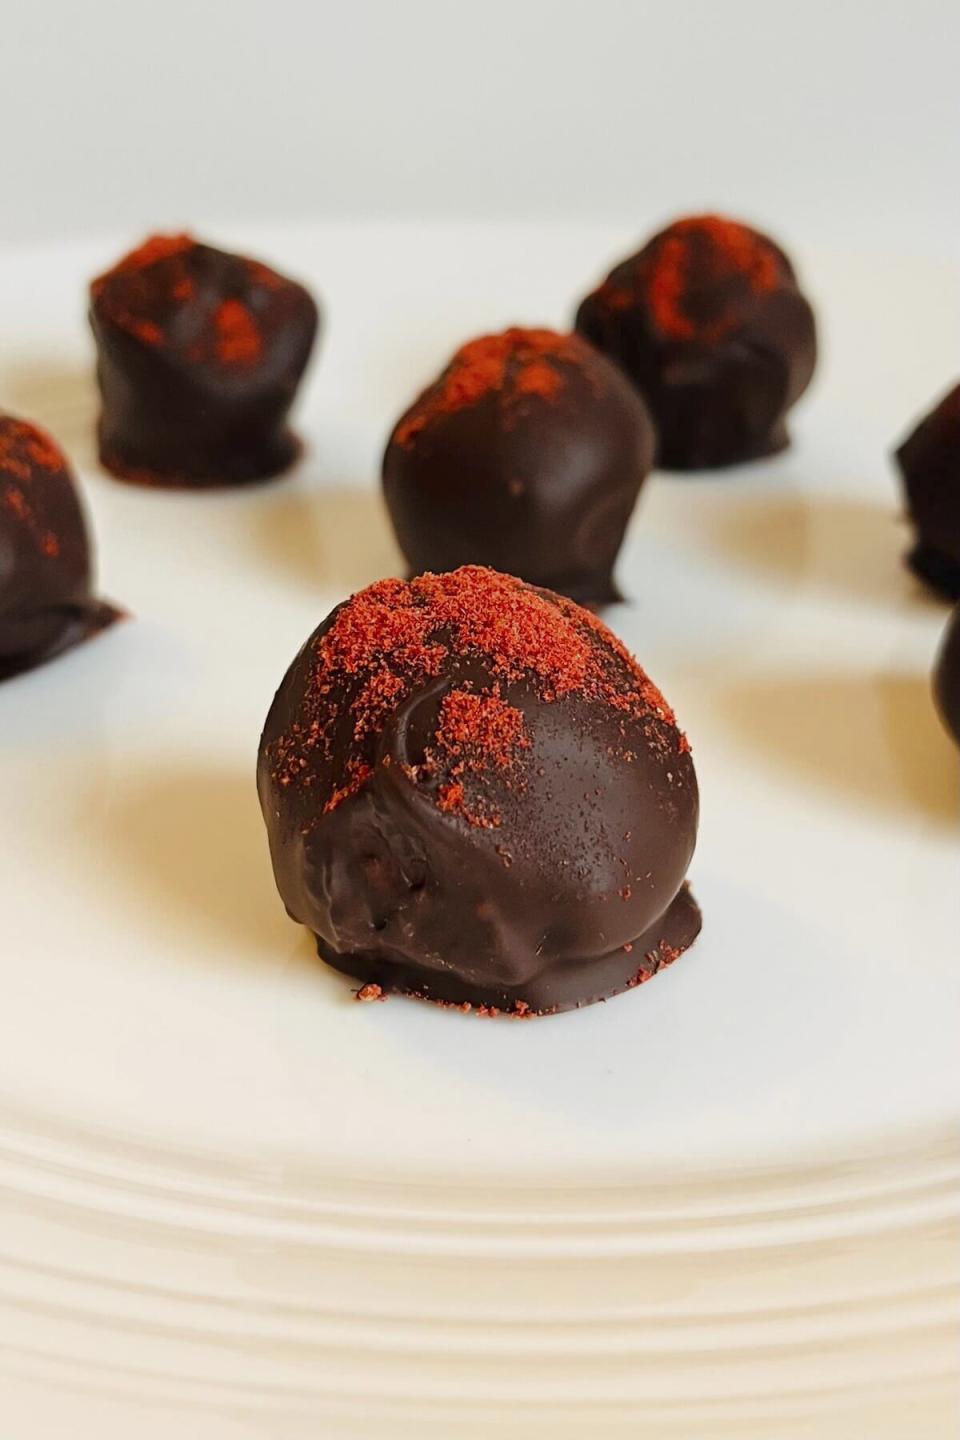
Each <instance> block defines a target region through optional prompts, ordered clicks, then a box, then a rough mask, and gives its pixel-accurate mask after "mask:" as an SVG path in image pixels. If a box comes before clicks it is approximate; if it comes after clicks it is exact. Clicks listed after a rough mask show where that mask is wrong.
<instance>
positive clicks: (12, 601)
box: [0, 414, 118, 680]
mask: <svg viewBox="0 0 960 1440" xmlns="http://www.w3.org/2000/svg"><path fill="white" fill-rule="evenodd" d="M91 584H92V562H91V553H90V541H89V539H88V536H87V527H86V525H85V523H84V518H83V512H82V510H81V508H80V501H79V498H78V496H77V491H76V486H75V484H74V480H73V476H72V475H71V473H70V469H69V467H68V465H67V461H66V459H65V457H64V455H63V454H62V452H61V451H60V449H59V447H58V446H57V445H56V444H55V443H54V442H53V440H51V438H50V436H49V435H47V434H45V433H44V431H42V430H40V429H38V428H37V426H35V425H31V424H29V423H28V422H27V421H26V420H17V419H15V418H14V417H13V416H12V415H4V414H0V680H5V679H8V678H10V677H11V676H13V675H17V674H19V673H20V672H21V671H23V670H30V669H32V668H33V667H34V666H35V665H40V664H42V663H43V661H45V660H51V659H52V658H53V657H54V656H55V655H59V654H60V653H61V652H62V651H64V650H67V649H69V648H70V646H71V645H76V644H78V643H79V642H80V641H81V640H86V639H88V638H89V637H90V636H92V635H95V634H97V633H98V631H100V630H103V629H105V628H106V626H108V625H110V624H111V623H112V622H113V621H114V620H116V619H117V618H118V612H117V611H116V610H115V609H114V608H113V606H112V605H107V604H106V603H105V602H104V601H102V600H97V599H96V598H95V597H94V596H93V594H92V593H91Z"/></svg>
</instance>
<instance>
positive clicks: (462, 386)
mask: <svg viewBox="0 0 960 1440" xmlns="http://www.w3.org/2000/svg"><path fill="white" fill-rule="evenodd" d="M583 354H584V352H583V348H582V343H581V342H580V341H579V340H578V338H577V336H575V335H560V334H558V333H557V332H556V331H554V330H521V329H518V328H516V327H514V328H513V329H510V330H505V331H504V332H503V333H502V334H501V335H483V336H481V337H480V338H479V339H478V340H471V341H470V342H469V344H467V345H463V346H462V347H461V348H460V349H459V350H458V351H457V353H456V354H455V355H454V357H453V359H452V360H451V361H450V364H449V365H448V366H447V368H446V370H444V372H443V374H442V375H441V376H440V378H439V380H437V381H436V382H435V384H433V385H431V386H430V387H429V388H428V389H427V390H425V391H424V392H423V394H422V395H421V396H420V398H419V399H418V400H417V401H416V403H415V404H414V405H413V406H412V407H411V409H410V410H408V411H407V413H406V415H405V416H404V417H403V419H402V420H401V421H400V423H399V424H398V425H397V428H396V429H395V431H394V432H393V439H394V440H395V442H396V443H397V444H398V445H410V444H411V443H412V442H413V441H414V440H415V439H416V437H417V436H418V435H419V434H420V432H421V430H423V429H425V427H426V426H427V425H429V424H430V422H431V421H432V420H434V419H436V418H437V417H438V416H441V415H453V414H455V413H456V411H458V410H463V409H466V408H467V407H468V406H471V405H476V404H477V402H478V401H479V400H482V399H483V397H484V396H485V395H489V394H491V393H499V394H500V395H501V396H502V398H503V401H504V403H505V404H506V405H507V406H508V407H510V408H513V407H515V406H516V405H517V404H518V403H520V402H522V401H523V400H524V399H525V398H527V397H529V396H539V397H540V398H542V399H547V400H549V399H552V398H553V396H555V395H556V394H557V393H558V391H559V390H560V389H562V387H563V383H564V376H563V371H562V369H560V368H558V367H559V366H561V365H564V364H566V365H578V364H581V363H582V361H583Z"/></svg>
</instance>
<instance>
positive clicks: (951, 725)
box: [933, 605, 960, 745]
mask: <svg viewBox="0 0 960 1440" xmlns="http://www.w3.org/2000/svg"><path fill="white" fill-rule="evenodd" d="M933 693H934V697H935V699H936V702H937V708H938V710H939V711H940V714H941V715H942V717H943V723H944V724H945V725H946V727H947V729H948V730H949V731H950V733H951V735H952V736H953V738H954V740H956V742H957V744H958V745H960V605H958V606H957V608H956V609H955V610H954V612H953V614H952V615H951V617H950V619H949V621H948V623H947V628H946V632H945V634H944V637H943V643H942V645H941V646H940V654H939V655H938V657H937V665H936V670H935V672H934V679H933Z"/></svg>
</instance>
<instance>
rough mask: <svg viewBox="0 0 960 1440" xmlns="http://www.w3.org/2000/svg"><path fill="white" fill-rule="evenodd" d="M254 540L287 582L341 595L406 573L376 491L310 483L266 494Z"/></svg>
mask: <svg viewBox="0 0 960 1440" xmlns="http://www.w3.org/2000/svg"><path fill="white" fill-rule="evenodd" d="M254 543H255V545H256V548H257V551H258V553H259V554H260V556H261V557H262V558H263V559H265V560H266V562H267V563H268V564H269V565H270V567H271V568H272V569H273V570H275V571H276V572H278V574H280V575H282V576H283V577H284V578H285V579H286V580H287V581H288V582H289V583H291V584H292V585H295V586H297V587H300V586H302V585H308V586H310V587H311V588H313V589H316V590H326V591H330V590H332V591H334V592H336V593H338V594H342V595H343V596H344V597H346V596H347V595H349V594H352V593H353V591H355V590H360V589H362V588H363V587H364V586H365V585H369V584H371V583H372V582H373V581H374V580H382V579H383V578H384V577H385V576H392V575H403V574H405V573H406V567H405V565H404V561H403V558H402V556H401V554H400V551H399V550H398V549H397V546H396V543H395V542H394V539H393V534H392V532H391V530H390V523H389V520H388V518H387V513H386V509H385V507H384V504H383V500H382V499H381V496H380V491H379V489H371V488H365V489H361V488H360V487H359V486H358V487H356V488H353V487H349V486H325V485H324V486H315V487H313V488H311V489H297V490H286V491H280V490H278V491H274V492H273V493H272V494H271V495H269V497H265V503H264V504H263V507H262V509H261V513H260V516H259V520H258V524H257V526H256V529H255V532H254Z"/></svg>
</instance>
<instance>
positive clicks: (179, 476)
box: [90, 235, 318, 486]
mask: <svg viewBox="0 0 960 1440" xmlns="http://www.w3.org/2000/svg"><path fill="white" fill-rule="evenodd" d="M90 295H91V306H90V323H91V325H92V326H93V333H94V337H95V339H96V342H97V352H98V361H97V379H98V381H99V384H100V393H101V397H102V401H103V407H102V412H101V416H100V426H99V440H100V459H101V461H102V462H103V464H104V466H105V467H106V469H108V470H109V471H111V472H112V474H114V475H117V476H119V477H120V478H121V479H123V480H133V481H137V482H140V483H142V484H146V485H183V486H199V485H225V484H236V483H240V482H242V481H246V480H263V479H266V478H268V477H269V476H271V475H277V474H279V473H280V472H281V471H282V470H286V469H287V468H288V466H289V465H290V464H291V463H292V462H293V460H294V459H295V458H296V456H297V454H298V453H299V449H300V446H299V442H298V441H297V439H296V437H295V436H294V435H293V434H292V432H291V431H290V430H289V429H288V428H287V415H288V413H289V410H290V406H291V405H292V403H293V399H294V395H295V394H296V390H297V386H298V385H299V383H300V379H301V377H302V375H303V372H304V369H305V368H306V365H307V361H308V360H309V358H310V352H311V350H312V348H313V343H314V339H315V337H316V333H317V325H318V313H317V307H316V305H315V304H314V302H313V299H312V298H311V296H310V295H309V293H308V292H307V291H306V290H305V289H304V288H303V286H302V285H297V284H295V283H294V282H293V281H292V280H287V279H285V278H284V277H283V276H282V275H278V274H277V272H276V271H275V270H271V269H269V268H268V267H267V266H266V265H262V264H261V263H260V262H259V261H257V260H248V259H246V258H245V257H244V256H242V255H229V254H227V253H226V251H223V250H214V249H213V248H212V247H211V246H210V245H201V244H199V243H198V242H197V241H195V240H193V239H192V238H191V237H190V236H189V235H155V236H154V237H153V238H152V239H150V240H147V241H146V242H145V244H143V245H141V246H140V248H139V249H138V250H134V251H133V253H132V254H130V255H127V256H126V257H125V258H124V259H123V260H121V261H120V262H119V264H117V265H115V266H114V268H113V269H112V270H109V271H108V272H107V273H106V274H105V275H101V276H100V277H99V278H98V279H96V280H94V281H93V284H92V285H91V287H90Z"/></svg>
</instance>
